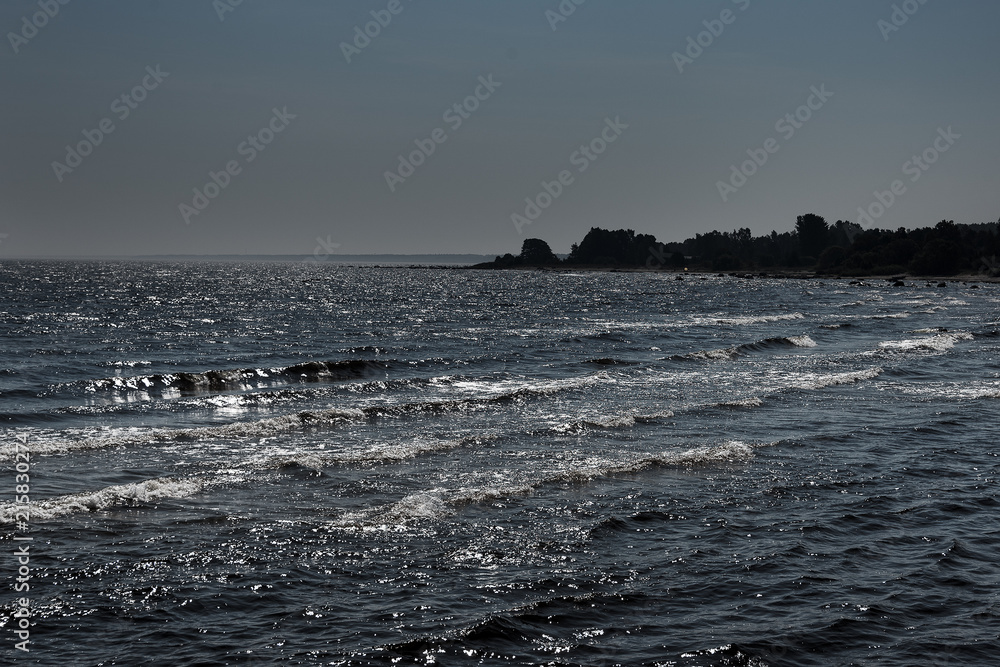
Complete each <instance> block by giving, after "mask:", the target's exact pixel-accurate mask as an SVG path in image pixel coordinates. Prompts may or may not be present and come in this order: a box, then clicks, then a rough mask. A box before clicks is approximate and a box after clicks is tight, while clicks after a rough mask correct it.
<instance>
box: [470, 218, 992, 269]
mask: <svg viewBox="0 0 1000 667" xmlns="http://www.w3.org/2000/svg"><path fill="white" fill-rule="evenodd" d="M998 257H1000V221H998V222H988V223H980V224H956V223H955V222H954V221H953V220H942V221H941V222H939V223H937V224H936V225H935V226H933V227H922V228H919V229H906V228H904V227H900V228H899V229H897V230H895V231H891V230H883V229H864V228H862V227H861V226H860V225H857V224H855V223H853V222H846V221H843V220H838V221H837V222H836V223H834V224H830V223H828V222H827V221H826V220H825V219H824V218H823V217H822V216H819V215H816V214H814V213H809V214H806V215H800V216H798V217H797V219H796V222H795V229H794V230H793V231H789V232H783V233H781V234H779V233H778V232H776V231H772V232H771V233H770V234H769V235H765V236H753V235H752V234H751V232H750V230H749V229H746V228H743V229H737V230H734V231H732V232H719V231H712V232H709V233H707V234H695V236H694V237H693V238H689V239H686V240H684V241H681V242H673V243H660V242H659V241H657V240H656V238H655V237H654V236H652V235H651V234H636V233H635V232H634V231H633V230H631V229H616V230H608V229H602V228H600V227H593V228H591V230H590V231H589V232H588V233H587V235H586V236H585V237H584V238H583V240H582V241H580V243H574V244H573V246H572V248H571V250H570V253H569V255H568V256H566V257H564V258H560V257H558V256H557V255H556V254H555V253H553V252H552V249H551V248H550V247H549V244H548V243H546V242H545V241H543V240H542V239H535V238H532V239H525V241H524V243H523V244H522V246H521V252H520V254H518V255H513V254H510V253H507V254H506V255H503V256H502V257H501V256H498V257H497V258H496V260H494V261H493V262H487V263H485V264H478V265H476V266H477V268H496V269H505V268H521V267H549V268H556V267H565V268H571V267H602V268H646V269H665V270H680V271H683V270H691V271H762V270H766V271H794V272H803V271H812V272H815V273H820V274H824V275H848V276H872V275H875V276H879V275H884V276H890V275H906V274H908V275H915V276H954V275H958V274H963V275H974V274H985V275H988V276H992V277H996V276H1000V259H998Z"/></svg>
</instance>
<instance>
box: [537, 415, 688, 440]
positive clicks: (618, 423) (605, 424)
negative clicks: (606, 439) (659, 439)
mask: <svg viewBox="0 0 1000 667" xmlns="http://www.w3.org/2000/svg"><path fill="white" fill-rule="evenodd" d="M673 416H674V413H673V411H672V410H663V411H662V412H654V413H652V414H622V415H611V416H606V417H590V418H584V419H578V420H576V421H572V422H568V423H566V424H560V425H558V426H553V427H551V428H549V429H548V430H547V432H548V433H555V434H557V435H569V434H577V433H584V432H586V431H590V430H595V429H615V428H631V427H632V426H635V425H636V424H648V423H652V422H656V421H659V420H661V419H670V418H671V417H673Z"/></svg>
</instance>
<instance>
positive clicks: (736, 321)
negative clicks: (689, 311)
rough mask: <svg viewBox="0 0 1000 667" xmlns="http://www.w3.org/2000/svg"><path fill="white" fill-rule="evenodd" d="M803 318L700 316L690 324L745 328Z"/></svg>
mask: <svg viewBox="0 0 1000 667" xmlns="http://www.w3.org/2000/svg"><path fill="white" fill-rule="evenodd" d="M805 317H806V316H805V315H803V314H802V313H785V314H781V315H744V316H738V317H712V316H701V317H694V318H692V319H691V321H690V323H691V324H693V325H696V326H698V325H701V326H705V325H708V326H711V325H723V326H747V325H751V324H767V323H769V322H786V321H789V320H802V319H805Z"/></svg>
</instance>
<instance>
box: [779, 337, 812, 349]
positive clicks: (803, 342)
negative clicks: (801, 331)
mask: <svg viewBox="0 0 1000 667" xmlns="http://www.w3.org/2000/svg"><path fill="white" fill-rule="evenodd" d="M785 340H787V341H788V342H789V343H791V344H792V345H794V346H795V347H816V341H814V340H813V339H812V338H810V337H809V336H789V337H788V338H786V339H785Z"/></svg>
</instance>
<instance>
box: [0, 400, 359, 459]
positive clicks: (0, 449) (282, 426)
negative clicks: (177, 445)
mask: <svg viewBox="0 0 1000 667" xmlns="http://www.w3.org/2000/svg"><path fill="white" fill-rule="evenodd" d="M364 418H365V413H364V412H363V411H362V410H358V409H341V408H331V409H329V410H308V411H303V412H297V413H294V414H290V415H281V416H279V417H269V418H267V419H260V420H257V421H248V422H235V423H232V424H224V425H221V426H203V427H200V428H184V429H150V430H134V431H127V432H124V433H120V434H116V435H112V436H107V437H102V438H84V439H80V440H59V441H51V442H47V441H33V442H31V443H30V450H31V453H32V454H34V455H36V456H55V455H60V454H69V453H72V452H79V451H86V450H96V449H107V448H111V447H127V446H140V445H149V444H153V443H156V442H169V441H177V440H193V441H197V440H203V439H206V438H245V437H262V436H267V435H274V434H277V433H283V432H287V431H294V430H301V429H304V428H309V427H317V426H337V425H343V424H346V423H349V422H356V421H361V420H363V419H364ZM13 457H14V445H12V444H11V445H0V460H7V459H11V458H13Z"/></svg>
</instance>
